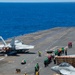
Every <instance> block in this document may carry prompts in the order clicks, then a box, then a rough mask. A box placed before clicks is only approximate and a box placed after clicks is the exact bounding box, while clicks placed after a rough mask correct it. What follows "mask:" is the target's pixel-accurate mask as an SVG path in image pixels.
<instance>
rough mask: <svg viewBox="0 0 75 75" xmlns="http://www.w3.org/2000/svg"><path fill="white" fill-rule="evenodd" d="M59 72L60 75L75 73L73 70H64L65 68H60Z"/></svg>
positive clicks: (73, 74)
mask: <svg viewBox="0 0 75 75" xmlns="http://www.w3.org/2000/svg"><path fill="white" fill-rule="evenodd" d="M60 73H61V74H62V75H75V72H74V71H73V72H72V71H69V70H65V69H61V70H60Z"/></svg>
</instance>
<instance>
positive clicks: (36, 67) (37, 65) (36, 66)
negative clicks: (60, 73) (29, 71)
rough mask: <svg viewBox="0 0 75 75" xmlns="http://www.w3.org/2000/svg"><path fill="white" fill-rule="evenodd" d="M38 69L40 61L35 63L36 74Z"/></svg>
mask: <svg viewBox="0 0 75 75" xmlns="http://www.w3.org/2000/svg"><path fill="white" fill-rule="evenodd" d="M37 71H39V64H38V63H37V64H36V65H35V74H36V72H37Z"/></svg>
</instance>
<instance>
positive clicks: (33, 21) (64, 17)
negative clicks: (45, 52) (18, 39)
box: [0, 3, 75, 39]
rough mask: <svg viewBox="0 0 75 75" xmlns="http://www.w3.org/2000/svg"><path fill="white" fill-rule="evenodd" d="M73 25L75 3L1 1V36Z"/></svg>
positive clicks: (74, 22)
mask: <svg viewBox="0 0 75 75" xmlns="http://www.w3.org/2000/svg"><path fill="white" fill-rule="evenodd" d="M71 26H75V3H0V36H3V38H4V39H7V38H11V37H13V36H19V35H23V34H28V33H32V32H37V31H40V30H46V29H50V28H53V27H71Z"/></svg>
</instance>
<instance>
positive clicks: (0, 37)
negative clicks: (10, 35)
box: [0, 36, 7, 46]
mask: <svg viewBox="0 0 75 75" xmlns="http://www.w3.org/2000/svg"><path fill="white" fill-rule="evenodd" d="M0 39H1V40H2V42H3V44H4V45H5V46H6V45H7V44H6V42H5V41H4V39H3V38H2V36H0Z"/></svg>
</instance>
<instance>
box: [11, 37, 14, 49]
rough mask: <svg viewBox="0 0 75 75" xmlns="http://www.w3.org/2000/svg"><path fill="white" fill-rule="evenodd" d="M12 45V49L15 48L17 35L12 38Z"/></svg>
mask: <svg viewBox="0 0 75 75" xmlns="http://www.w3.org/2000/svg"><path fill="white" fill-rule="evenodd" d="M10 45H11V47H12V49H15V37H13V38H12V40H11V43H10Z"/></svg>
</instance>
